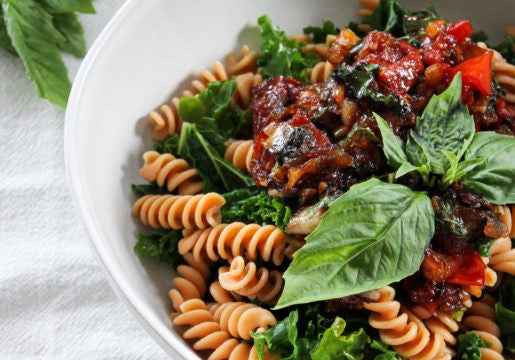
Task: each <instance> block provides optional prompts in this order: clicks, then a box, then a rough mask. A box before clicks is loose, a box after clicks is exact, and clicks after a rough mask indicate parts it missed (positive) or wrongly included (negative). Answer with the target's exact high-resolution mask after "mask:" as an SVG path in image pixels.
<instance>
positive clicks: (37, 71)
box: [1, 0, 71, 108]
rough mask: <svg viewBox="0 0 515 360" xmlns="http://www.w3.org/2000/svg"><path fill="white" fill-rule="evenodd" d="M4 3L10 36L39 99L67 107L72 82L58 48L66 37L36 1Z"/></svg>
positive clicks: (7, 0) (3, 1)
mask: <svg viewBox="0 0 515 360" xmlns="http://www.w3.org/2000/svg"><path fill="white" fill-rule="evenodd" d="M1 2H2V11H3V14H4V20H5V23H6V26H7V33H8V34H9V37H10V39H11V41H12V44H13V46H14V48H15V49H16V52H17V53H18V55H19V56H20V58H21V60H22V61H23V64H24V65H25V69H26V71H27V75H28V76H29V78H30V79H31V80H32V82H33V83H34V85H35V86H36V91H37V94H38V96H40V97H43V98H46V99H48V100H50V101H51V102H52V103H54V104H56V105H58V106H60V107H62V108H64V107H66V103H67V101H68V95H69V93H70V89H71V83H70V80H69V79H68V70H67V69H66V67H65V66H64V63H63V60H62V59H61V56H60V55H59V52H58V50H57V47H56V45H55V43H57V42H61V41H63V40H64V38H63V36H62V35H61V33H59V32H58V31H57V30H56V29H55V28H54V26H53V24H52V17H51V15H50V14H48V13H47V12H46V11H45V10H44V9H43V7H42V6H41V5H39V4H38V3H37V2H35V1H34V0H16V1H15V0H1ZM49 40H50V41H49ZM52 41H53V42H52Z"/></svg>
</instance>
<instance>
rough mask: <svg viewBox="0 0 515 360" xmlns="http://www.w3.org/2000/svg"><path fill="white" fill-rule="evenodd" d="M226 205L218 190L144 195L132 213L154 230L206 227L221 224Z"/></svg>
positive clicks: (135, 204) (134, 206) (136, 203)
mask: <svg viewBox="0 0 515 360" xmlns="http://www.w3.org/2000/svg"><path fill="white" fill-rule="evenodd" d="M224 204H225V199H224V198H223V196H222V195H220V194H217V193H207V194H199V195H145V196H142V197H141V198H139V199H138V200H137V201H136V202H135V203H134V205H133V207H132V214H133V215H134V216H139V217H140V220H141V222H142V223H143V224H145V225H147V226H151V227H153V228H154V229H160V228H164V229H170V228H171V229H182V228H185V229H195V228H196V229H204V228H207V227H208V226H215V225H218V224H220V221H221V220H220V218H221V216H220V208H221V207H222V206H223V205H224ZM199 260H200V258H198V257H197V261H199Z"/></svg>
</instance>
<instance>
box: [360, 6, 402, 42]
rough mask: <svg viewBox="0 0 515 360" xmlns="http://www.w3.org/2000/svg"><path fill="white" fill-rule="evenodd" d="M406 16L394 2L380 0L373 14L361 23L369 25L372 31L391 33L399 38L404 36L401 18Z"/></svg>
mask: <svg viewBox="0 0 515 360" xmlns="http://www.w3.org/2000/svg"><path fill="white" fill-rule="evenodd" d="M406 14H408V11H407V10H406V9H404V8H403V7H402V6H400V5H399V3H398V2H397V1H396V0H381V1H379V4H377V7H376V8H375V10H374V12H373V13H372V14H370V15H369V16H365V17H364V18H363V23H365V24H369V25H370V27H371V28H372V30H380V31H385V32H389V33H392V35H393V36H396V37H399V36H402V35H404V31H403V18H404V15H406Z"/></svg>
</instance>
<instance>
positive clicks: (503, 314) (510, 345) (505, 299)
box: [495, 276, 515, 353]
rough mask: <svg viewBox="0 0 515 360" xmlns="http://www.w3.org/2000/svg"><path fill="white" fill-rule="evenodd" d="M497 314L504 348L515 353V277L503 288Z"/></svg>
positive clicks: (510, 278)
mask: <svg viewBox="0 0 515 360" xmlns="http://www.w3.org/2000/svg"><path fill="white" fill-rule="evenodd" d="M495 312H496V314H497V324H498V325H499V327H500V328H501V341H502V343H503V345H504V348H505V349H506V350H509V351H511V352H512V353H515V277H513V276H510V277H509V278H508V281H506V283H505V284H504V285H503V287H502V288H501V291H500V299H499V302H498V303H497V304H496V305H495Z"/></svg>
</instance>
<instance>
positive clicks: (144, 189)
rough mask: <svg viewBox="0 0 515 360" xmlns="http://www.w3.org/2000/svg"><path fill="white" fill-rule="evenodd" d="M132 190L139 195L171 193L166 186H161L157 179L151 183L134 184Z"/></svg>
mask: <svg viewBox="0 0 515 360" xmlns="http://www.w3.org/2000/svg"><path fill="white" fill-rule="evenodd" d="M131 188H132V192H133V193H134V195H137V196H140V197H141V196H145V195H161V194H169V192H168V191H167V190H166V187H160V186H159V185H157V184H156V182H155V181H153V182H151V183H150V184H132V186H131Z"/></svg>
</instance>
